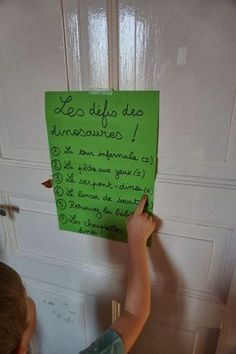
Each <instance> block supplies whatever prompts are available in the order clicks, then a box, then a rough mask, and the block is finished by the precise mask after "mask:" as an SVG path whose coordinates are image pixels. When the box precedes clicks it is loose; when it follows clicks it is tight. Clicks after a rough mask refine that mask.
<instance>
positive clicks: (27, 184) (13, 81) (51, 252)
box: [0, 0, 236, 354]
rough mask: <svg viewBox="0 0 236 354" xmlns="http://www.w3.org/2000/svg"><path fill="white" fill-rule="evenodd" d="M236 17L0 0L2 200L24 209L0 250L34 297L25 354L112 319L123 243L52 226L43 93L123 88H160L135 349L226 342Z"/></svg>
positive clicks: (217, 4)
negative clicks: (150, 227) (145, 277)
mask: <svg viewBox="0 0 236 354" xmlns="http://www.w3.org/2000/svg"><path fill="white" fill-rule="evenodd" d="M235 24H236V7H235V4H234V2H232V1H228V0H224V1H221V0H217V1H215V0H214V1H213V0H207V1H204V2H195V1H186V0H180V1H177V2H176V1H172V0H167V1H166V0H165V1H163V0H158V1H154V0H145V1H142V0H118V1H116V0H111V1H110V0H109V1H105V0H99V1H97V0H96V1H95V0H89V1H86V0H81V1H77V0H62V1H61V0H52V1H50V2H44V1H41V0H40V1H34V0H33V1H30V2H29V1H25V0H23V1H20V2H19V1H16V0H8V1H2V2H1V3H0V42H1V43H0V44H1V49H2V50H1V63H0V103H1V104H0V149H1V150H0V151H1V156H0V191H1V192H0V204H4V205H13V206H16V207H19V209H20V210H19V213H15V214H14V217H13V218H10V216H9V215H7V216H6V217H0V255H1V259H2V260H3V261H6V262H7V263H9V264H11V265H12V266H13V267H14V268H16V269H17V270H18V271H19V273H20V274H21V275H22V277H23V279H24V281H25V283H26V286H27V289H28V291H29V293H30V294H31V295H32V296H33V297H34V299H35V301H36V304H37V307H38V313H39V315H38V328H37V332H36V337H35V341H34V343H33V344H32V348H31V351H32V353H34V354H35V353H37V352H38V353H44V354H45V353H50V354H51V353H53V352H55V353H61V354H64V353H69V351H70V352H71V353H72V352H75V353H77V352H78V351H79V350H80V349H81V348H82V347H84V346H86V345H87V344H88V343H90V341H92V339H93V338H95V337H96V336H97V335H98V334H99V333H100V332H101V331H102V330H104V329H105V328H106V326H109V325H110V319H111V307H110V303H111V300H112V299H113V298H116V299H117V300H119V301H121V303H122V305H123V299H124V289H125V282H124V278H125V276H126V267H125V265H126V259H127V254H126V251H127V247H126V245H125V244H123V243H119V242H113V241H108V240H103V239H97V238H95V237H90V236H87V235H81V234H75V233H71V232H63V231H59V230H58V226H57V218H56V208H55V204H54V197H53V191H52V190H49V189H46V188H44V187H43V186H42V185H41V183H42V182H43V181H44V180H46V179H48V178H50V176H51V169H50V164H49V154H48V145H47V136H46V125H45V118H44V91H46V90H67V89H79V90H85V89H88V90H89V89H99V88H102V89H109V88H118V87H119V89H124V90H125V89H131V90H132V89H134V90H135V89H139V90H143V89H158V90H160V97H161V102H160V103H161V104H160V132H159V136H160V139H159V154H158V168H159V169H158V176H157V180H156V185H155V213H156V214H158V215H159V216H160V217H161V218H162V221H163V225H162V228H161V230H160V234H159V235H158V236H157V235H154V237H153V244H152V247H151V249H150V250H149V252H150V268H151V275H152V310H151V316H150V320H149V321H148V323H147V326H146V327H145V330H144V332H143V334H142V335H141V336H140V338H139V340H138V341H137V344H136V345H135V347H134V349H133V350H132V353H134V354H141V353H144V352H145V353H148V354H152V353H153V354H156V353H160V354H179V353H181V354H185V353H186V354H190V353H195V354H196V353H197V354H211V353H212V354H213V353H215V351H216V348H217V344H218V341H219V338H221V340H220V347H219V349H218V350H220V352H219V353H220V354H221V353H222V354H223V353H225V352H226V351H225V348H228V349H231V348H232V347H233V341H232V326H233V321H232V316H230V309H232V308H234V305H233V299H234V298H235V292H234V289H235V280H233V279H235V278H233V271H234V267H235V249H236V237H235V229H236V223H235V220H236V208H235V200H236V139H235V136H236V96H235V92H236V91H235V74H236V72H235V70H236V66H235V56H236V48H235V33H236V28H235ZM230 288H231V290H230ZM228 299H229V300H228ZM65 304H67V305H65ZM224 323H225V325H224V326H223V325H222V324H224ZM222 328H223V336H221V332H222ZM49 333H50V334H49ZM229 336H230V338H231V342H230V343H231V344H230V345H231V347H230V345H228V346H227V341H228V338H229ZM228 343H229V341H228Z"/></svg>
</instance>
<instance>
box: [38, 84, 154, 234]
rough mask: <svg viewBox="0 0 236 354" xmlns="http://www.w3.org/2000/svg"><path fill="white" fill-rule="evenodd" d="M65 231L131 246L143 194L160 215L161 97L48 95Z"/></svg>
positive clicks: (58, 201) (135, 93)
mask: <svg viewBox="0 0 236 354" xmlns="http://www.w3.org/2000/svg"><path fill="white" fill-rule="evenodd" d="M45 105H46V121H47V129H48V140H49V147H50V156H51V166H52V173H53V183H54V194H55V199H56V206H57V213H58V221H59V228H60V229H61V230H68V231H74V232H79V233H83V234H90V235H95V236H100V237H104V238H107V239H112V240H119V241H126V231H125V228H126V219H127V217H128V216H129V215H130V214H131V213H132V212H133V211H134V210H135V208H136V205H137V203H138V201H139V199H140V197H141V196H142V195H143V194H147V195H148V206H147V211H148V212H150V213H151V212H152V209H153V191H154V181H155V177H156V171H157V165H156V163H157V139H158V116H159V92H158V91H90V92H89V91H78V92H77V91H70V92H68V91H66V92H46V94H45Z"/></svg>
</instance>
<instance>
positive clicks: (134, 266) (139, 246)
mask: <svg viewBox="0 0 236 354" xmlns="http://www.w3.org/2000/svg"><path fill="white" fill-rule="evenodd" d="M146 201H147V197H146V196H143V197H142V198H141V200H140V202H139V204H138V206H137V208H136V210H135V212H134V214H132V215H131V216H130V217H129V218H128V222H127V236H128V254H129V266H128V280H127V289H126V299H125V312H124V313H123V314H122V315H121V317H119V318H118V319H117V320H116V321H115V322H114V323H113V324H112V326H111V327H110V328H109V329H108V330H107V331H106V332H104V334H103V335H101V336H100V337H99V338H98V339H97V340H96V341H95V342H94V343H92V344H91V346H90V347H89V348H87V349H84V350H82V351H81V352H80V354H92V353H97V354H99V353H102V354H110V353H113V354H124V353H128V352H129V350H130V349H131V348H132V346H133V344H134V342H135V341H136V339H137V338H138V336H139V334H140V332H141V331H142V328H143V326H144V324H145V322H146V320H147V318H148V316H149V312H150V280H149V272H148V257H147V249H146V241H147V239H148V237H149V236H150V235H151V233H152V232H153V231H154V229H155V227H156V222H155V221H154V219H153V218H152V217H151V216H149V215H148V214H147V213H145V212H144V207H145V204H146ZM35 323H36V314H35V306H34V303H33V301H32V300H31V299H30V298H28V297H27V296H26V294H25V290H24V286H23V284H22V282H21V280H20V277H19V275H18V274H17V273H16V272H15V271H14V270H13V269H11V268H10V267H8V266H6V265H4V264H3V263H0V353H1V354H11V353H16V354H25V353H27V348H28V345H29V342H30V339H31V337H32V335H33V331H34V328H35ZM13 324H14V326H13ZM14 350H15V352H14ZM60 354H66V353H60Z"/></svg>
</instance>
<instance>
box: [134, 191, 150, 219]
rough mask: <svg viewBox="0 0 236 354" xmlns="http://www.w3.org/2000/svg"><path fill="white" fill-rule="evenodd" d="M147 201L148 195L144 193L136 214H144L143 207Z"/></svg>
mask: <svg viewBox="0 0 236 354" xmlns="http://www.w3.org/2000/svg"><path fill="white" fill-rule="evenodd" d="M146 201H147V196H146V195H143V196H142V198H141V199H140V201H139V203H138V206H137V208H136V210H135V212H134V214H136V215H137V214H142V212H143V209H144V207H145V204H146Z"/></svg>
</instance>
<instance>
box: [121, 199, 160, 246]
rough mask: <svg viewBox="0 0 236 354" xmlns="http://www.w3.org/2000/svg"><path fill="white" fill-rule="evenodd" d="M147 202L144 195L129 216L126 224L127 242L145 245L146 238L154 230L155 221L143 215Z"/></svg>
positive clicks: (145, 214)
mask: <svg viewBox="0 0 236 354" xmlns="http://www.w3.org/2000/svg"><path fill="white" fill-rule="evenodd" d="M146 201H147V196H146V195H144V196H143V197H142V198H141V199H140V202H139V204H138V206H137V208H136V210H135V212H134V214H132V215H130V216H129V218H128V222H127V234H128V242H133V240H134V242H135V243H136V242H143V243H144V244H145V243H146V241H147V239H148V237H149V236H150V235H151V234H152V232H153V231H154V230H155V228H156V221H155V220H154V219H153V218H152V216H150V215H148V214H147V213H145V212H144V211H143V210H144V207H145V204H146Z"/></svg>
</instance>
